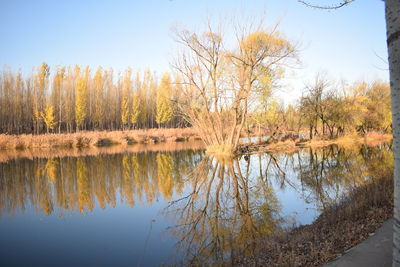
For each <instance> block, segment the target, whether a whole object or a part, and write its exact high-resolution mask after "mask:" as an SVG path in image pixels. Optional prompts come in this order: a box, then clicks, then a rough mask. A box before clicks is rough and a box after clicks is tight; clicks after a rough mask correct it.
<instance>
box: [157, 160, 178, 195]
mask: <svg viewBox="0 0 400 267" xmlns="http://www.w3.org/2000/svg"><path fill="white" fill-rule="evenodd" d="M172 168H173V163H172V158H171V155H169V154H163V153H158V154H157V170H158V172H157V176H158V183H159V189H160V191H161V193H162V194H163V196H164V198H165V199H167V200H171V198H172V190H173V186H174V184H173V178H172Z"/></svg>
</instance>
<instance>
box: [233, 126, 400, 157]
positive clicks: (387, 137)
mask: <svg viewBox="0 0 400 267" xmlns="http://www.w3.org/2000/svg"><path fill="white" fill-rule="evenodd" d="M392 139H393V135H391V134H385V133H378V132H370V133H367V134H364V135H358V134H348V135H344V136H340V137H338V138H335V139H324V138H314V139H312V140H309V139H300V138H288V139H286V140H284V141H277V142H273V143H269V142H268V141H262V142H252V143H247V144H242V145H240V146H239V147H238V149H237V150H238V152H239V153H237V155H238V156H239V155H249V154H258V153H266V152H274V153H280V152H282V153H294V152H296V151H299V150H300V149H302V148H323V147H327V146H330V145H338V146H341V147H353V146H355V145H362V144H365V145H368V146H376V145H380V144H382V143H387V142H390V141H391V140H392Z"/></svg>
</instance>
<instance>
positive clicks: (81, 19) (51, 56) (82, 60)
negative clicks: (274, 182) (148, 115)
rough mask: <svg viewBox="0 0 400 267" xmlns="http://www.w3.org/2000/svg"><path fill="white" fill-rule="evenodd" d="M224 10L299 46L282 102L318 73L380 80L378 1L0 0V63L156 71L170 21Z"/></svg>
mask: <svg viewBox="0 0 400 267" xmlns="http://www.w3.org/2000/svg"><path fill="white" fill-rule="evenodd" d="M310 1H314V3H316V2H321V1H316V0H310ZM326 2H329V3H335V1H334V0H332V1H326ZM336 2H339V1H336ZM232 14H244V15H245V16H250V17H257V16H263V17H264V21H265V24H266V25H267V26H268V25H271V26H272V25H275V24H276V23H279V31H280V32H282V33H283V34H284V35H285V36H286V37H287V38H288V39H290V40H292V41H294V42H298V43H300V52H299V55H300V60H301V62H302V63H301V65H300V66H299V67H298V68H296V69H294V70H289V71H287V76H286V78H285V80H284V81H283V82H282V88H281V89H280V90H279V91H278V92H277V95H278V96H279V97H280V98H282V99H283V101H284V102H285V103H290V102H293V101H294V100H295V99H296V98H298V97H299V96H300V95H301V92H302V89H303V88H304V85H305V84H307V83H310V82H311V81H312V80H313V78H314V77H315V75H316V73H318V72H322V73H324V74H325V75H327V76H328V77H329V78H331V79H333V80H336V81H339V80H340V81H346V82H347V83H351V82H354V81H359V80H367V81H372V80H374V79H380V80H384V81H387V80H388V71H387V68H388V67H387V63H386V58H387V51H386V31H385V16H384V2H383V1H380V0H357V1H355V2H353V3H352V4H351V5H348V6H346V7H344V8H341V9H338V10H331V11H325V10H318V9H313V8H309V7H306V6H304V5H302V4H300V3H299V2H298V1H296V0H238V1H236V0H126V1H122V0H113V1H109V0H108V1H107V0H80V1H78V0H58V1H53V0H47V1H45V0H25V1H22V0H0V36H1V40H0V68H3V69H4V68H10V69H12V70H15V71H18V70H21V71H22V72H23V73H25V74H29V73H30V72H31V70H32V68H33V67H35V66H38V65H40V64H41V63H42V62H46V63H48V64H49V65H50V67H51V68H55V67H56V66H65V65H76V64H78V65H82V66H85V65H89V66H90V67H91V68H92V69H96V68H97V66H102V67H103V68H113V69H114V70H116V71H122V70H124V69H126V68H127V67H131V68H132V69H133V70H144V69H146V68H150V69H151V70H154V71H156V72H157V73H159V74H161V73H162V72H165V71H169V70H170V69H171V68H170V62H171V60H172V58H173V56H174V54H175V53H176V51H177V44H176V43H175V42H174V40H173V38H172V34H171V29H172V28H173V27H174V26H176V25H178V26H179V27H181V28H182V27H184V28H188V29H192V30H201V29H202V25H204V21H205V19H206V18H207V16H211V17H212V18H213V19H214V20H218V18H221V17H222V18H224V17H229V16H231V15H232ZM226 27H229V23H228V25H227V26H226Z"/></svg>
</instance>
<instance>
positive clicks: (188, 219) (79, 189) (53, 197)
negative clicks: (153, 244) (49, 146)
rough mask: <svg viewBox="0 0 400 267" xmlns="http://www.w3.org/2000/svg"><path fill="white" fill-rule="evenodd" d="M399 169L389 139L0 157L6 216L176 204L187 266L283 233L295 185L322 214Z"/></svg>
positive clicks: (1, 209) (247, 250)
mask: <svg viewBox="0 0 400 267" xmlns="http://www.w3.org/2000/svg"><path fill="white" fill-rule="evenodd" d="M392 170H393V154H392V151H391V147H390V145H387V144H386V145H380V146H377V147H366V146H361V147H359V146H358V147H353V148H346V149H344V148H339V147H337V146H331V147H328V148H324V149H311V148H308V149H303V150H301V151H299V152H295V153H292V154H287V153H275V154H262V155H252V156H246V157H242V158H241V159H235V160H223V159H216V158H212V157H204V152H202V151H193V150H187V151H179V152H149V153H123V154H108V155H104V154H100V155H97V156H85V157H53V158H49V159H43V158H33V159H32V160H28V159H18V160H10V161H8V162H7V163H0V215H1V213H14V212H17V211H21V210H22V211H23V210H25V209H29V208H31V207H33V208H34V209H35V210H36V212H41V213H44V214H46V215H50V214H54V213H55V214H58V215H59V216H63V215H64V214H65V213H73V212H79V213H88V212H91V211H92V210H93V209H94V208H95V207H96V206H98V207H100V208H102V209H105V208H106V207H107V206H113V207H114V206H116V205H118V204H119V203H126V204H127V205H129V206H130V207H134V206H135V205H137V202H139V203H141V204H143V205H148V206H152V205H153V203H154V201H155V200H159V199H160V198H162V199H163V200H166V201H169V205H168V207H166V208H165V209H164V210H163V214H164V215H165V216H167V217H169V218H171V217H172V219H173V221H174V224H175V226H173V227H170V228H169V229H168V232H170V233H172V234H173V236H174V237H175V238H177V239H178V241H179V242H178V245H179V247H180V248H181V249H182V251H183V252H184V253H185V255H186V257H185V259H186V260H187V262H189V263H197V262H201V263H203V262H204V263H207V262H208V263H211V262H215V261H221V260H225V259H227V258H229V256H232V258H234V257H235V255H238V254H243V253H244V254H246V255H249V254H252V253H254V251H255V249H256V246H255V243H254V240H257V239H259V238H262V237H265V236H268V235H272V234H277V233H281V232H282V231H283V230H282V229H283V228H284V227H286V226H287V225H288V223H287V222H286V219H287V214H283V211H282V210H283V206H282V203H284V202H285V199H282V196H283V197H286V196H288V195H287V193H282V192H284V191H285V190H286V189H287V188H289V189H290V190H292V191H294V192H295V193H296V194H297V195H295V196H294V197H295V198H296V199H302V200H299V201H306V202H308V203H310V205H313V206H314V207H315V209H316V210H318V212H321V211H323V210H325V209H326V208H327V207H329V205H330V204H331V203H334V202H337V201H339V200H340V199H341V198H342V197H343V195H345V194H346V192H347V190H348V189H351V188H352V187H354V186H362V185H364V184H366V183H369V182H370V181H371V179H372V178H373V177H382V176H388V175H390V173H391V172H392ZM189 174H190V175H189ZM286 191H288V190H286ZM278 193H279V194H280V198H278V195H279V194H278ZM285 194H286V195H285ZM291 197H293V196H291Z"/></svg>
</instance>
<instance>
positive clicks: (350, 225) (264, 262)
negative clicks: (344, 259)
mask: <svg viewBox="0 0 400 267" xmlns="http://www.w3.org/2000/svg"><path fill="white" fill-rule="evenodd" d="M388 192H389V193H388ZM392 192H393V176H386V175H384V176H382V177H376V178H375V179H374V181H373V182H371V183H369V184H367V185H364V186H361V187H356V188H354V189H353V190H352V191H350V193H349V194H348V195H347V197H346V198H344V199H342V201H341V202H340V203H338V204H335V205H333V206H331V207H330V208H328V209H327V210H326V211H325V212H323V213H322V214H321V215H320V216H319V217H318V218H317V219H316V220H315V221H314V222H313V223H311V224H309V225H302V226H298V227H295V228H293V229H291V230H290V229H289V230H288V231H287V232H283V233H280V234H278V235H275V236H271V237H268V238H265V239H261V240H257V241H255V245H256V246H257V247H259V248H260V249H259V250H258V251H257V252H256V253H255V254H254V255H253V256H250V257H240V258H237V259H235V261H234V265H237V266H248V265H250V266H321V265H323V264H326V263H328V262H330V261H332V260H334V259H336V258H338V257H340V256H341V255H343V254H345V253H346V251H348V250H349V249H351V248H353V247H354V246H356V245H358V244H360V243H361V242H363V241H364V240H366V239H367V238H368V237H370V236H371V235H373V234H374V232H375V231H376V230H377V229H378V228H379V227H381V225H382V224H383V223H384V222H385V221H387V220H388V219H390V218H392V217H393V193H392Z"/></svg>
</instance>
